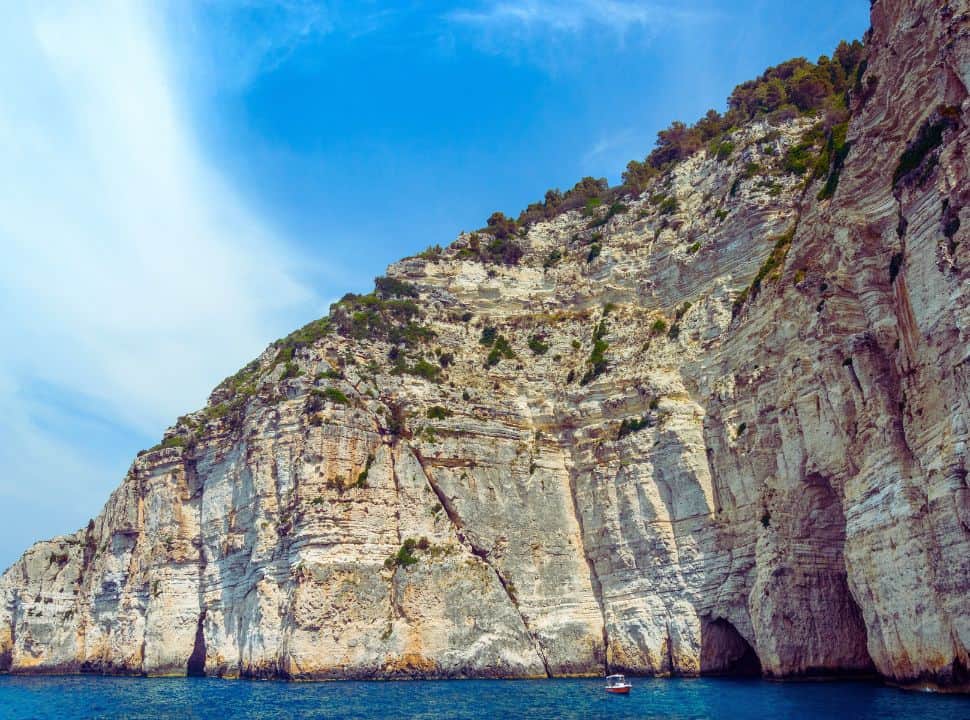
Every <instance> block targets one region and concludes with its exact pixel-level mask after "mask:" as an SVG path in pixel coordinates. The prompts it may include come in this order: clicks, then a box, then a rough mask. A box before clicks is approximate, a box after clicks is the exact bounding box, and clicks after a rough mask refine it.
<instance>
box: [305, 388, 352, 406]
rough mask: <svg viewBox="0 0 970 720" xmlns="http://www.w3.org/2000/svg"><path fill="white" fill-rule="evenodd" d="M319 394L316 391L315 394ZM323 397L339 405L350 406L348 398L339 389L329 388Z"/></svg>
mask: <svg viewBox="0 0 970 720" xmlns="http://www.w3.org/2000/svg"><path fill="white" fill-rule="evenodd" d="M317 392H319V391H316V390H315V391H314V393H313V394H316V393H317ZM323 397H324V398H326V399H327V400H329V401H330V402H333V403H337V404H338V405H349V404H350V400H349V399H348V398H347V396H346V395H344V394H343V393H342V392H341V391H340V390H338V389H337V388H332V387H330V388H327V389H326V390H324V391H323Z"/></svg>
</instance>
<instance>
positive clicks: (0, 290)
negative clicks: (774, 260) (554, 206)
mask: <svg viewBox="0 0 970 720" xmlns="http://www.w3.org/2000/svg"><path fill="white" fill-rule="evenodd" d="M11 5H12V7H9V8H7V7H5V10H4V14H5V22H4V23H3V25H2V26H0V98H2V100H0V150H2V152H3V157H4V160H5V162H4V163H3V164H2V165H0V249H2V251H3V263H0V305H2V312H3V317H4V323H3V324H2V326H0V342H2V344H3V348H4V350H3V352H2V353H0V438H2V441H0V467H2V468H3V472H2V473H0V506H2V507H3V508H4V510H5V512H4V523H3V524H2V525H0V567H5V566H7V565H8V564H9V563H11V562H12V561H13V560H15V559H16V557H17V556H18V555H19V554H20V553H21V552H22V551H23V549H24V548H26V546H27V545H28V544H29V543H30V542H31V541H33V540H35V539H39V538H43V537H49V536H52V535H56V534H59V533H65V532H70V531H73V530H75V529H76V528H78V527H80V526H82V525H83V524H84V523H86V522H87V519H88V518H89V517H91V516H93V515H95V514H97V512H98V511H99V510H100V508H101V506H102V504H103V503H104V501H105V500H106V498H107V496H108V494H109V493H110V492H111V490H112V489H113V488H114V487H116V486H117V484H118V483H119V481H120V480H121V478H122V476H123V474H124V472H125V470H126V468H127V466H128V464H129V463H130V461H131V458H132V457H133V455H134V454H135V452H137V451H138V450H139V449H140V448H143V447H147V446H150V445H152V444H154V443H155V442H156V441H157V439H158V438H159V436H160V435H161V432H162V430H163V429H164V428H165V427H166V426H167V425H168V424H169V423H170V422H171V421H172V420H173V419H174V418H175V417H176V416H177V415H179V414H181V413H183V412H185V411H187V410H191V409H194V408H197V407H200V406H201V405H202V404H203V403H204V401H205V398H206V396H207V393H208V391H209V389H210V388H211V387H212V386H214V385H215V384H216V383H217V382H218V381H219V380H221V379H222V378H223V377H225V376H226V375H228V374H231V373H232V372H234V371H235V370H236V369H237V368H239V367H241V366H242V365H244V364H245V363H246V362H247V361H248V360H250V359H251V358H252V357H254V356H255V355H256V354H258V353H259V352H260V350H261V349H262V348H263V347H264V346H265V345H266V344H267V343H268V342H269V341H271V340H273V339H274V338H276V337H279V336H281V335H284V334H286V332H288V331H289V330H290V329H292V328H294V327H297V326H299V325H302V324H303V323H305V322H307V321H308V320H310V319H313V318H315V317H318V316H320V315H322V314H324V313H325V312H326V309H327V307H328V305H329V303H330V302H331V301H332V300H333V299H334V298H336V297H339V296H340V295H342V294H343V293H345V292H347V291H351V290H352V291H364V290H366V289H368V287H369V285H370V282H371V279H372V278H373V277H374V276H375V275H378V274H381V272H382V271H383V269H384V267H385V266H386V265H387V264H388V263H389V262H391V261H393V260H395V259H397V258H399V257H401V256H404V255H408V254H413V253H414V252H417V251H419V250H421V249H423V248H425V247H427V246H428V245H431V244H435V243H440V244H446V243H448V242H450V241H451V240H452V239H453V237H454V236H455V235H456V234H457V232H458V231H459V230H462V229H471V228H474V227H477V226H480V225H481V224H482V223H483V221H484V218H485V217H487V216H488V214H489V213H491V212H492V211H493V210H503V211H505V212H507V213H510V214H512V213H517V212H518V210H520V209H521V208H522V207H524V206H525V205H526V204H528V203H529V202H530V201H532V200H536V199H540V198H541V197H542V195H543V194H544V192H545V190H546V189H547V188H550V187H560V188H563V189H566V188H568V187H570V186H571V185H572V184H573V183H574V182H575V181H576V180H578V179H579V178H580V177H582V176H584V175H594V176H597V177H599V176H605V177H607V178H609V179H610V180H611V181H613V182H615V181H616V180H618V178H619V175H620V173H621V172H622V170H623V168H624V166H625V165H626V162H627V161H628V160H630V159H632V158H642V157H643V156H644V155H645V154H646V153H647V152H648V151H649V149H650V147H651V146H652V145H653V139H654V137H655V136H656V132H657V130H659V129H661V128H662V127H665V126H666V125H667V124H669V122H670V121H672V120H675V119H682V120H685V121H693V120H695V119H696V118H697V117H699V116H700V115H702V114H703V112H704V111H705V110H707V108H709V107H714V108H717V109H719V110H722V109H723V108H724V101H725V98H726V96H727V94H728V93H729V92H730V90H731V88H732V87H733V86H734V85H735V84H737V83H739V82H741V81H743V80H746V79H749V78H752V77H754V76H755V75H757V74H758V73H759V72H761V70H763V69H764V68H765V67H767V66H768V65H771V64H775V63H777V62H780V61H782V60H785V59H787V58H789V57H793V56H798V55H804V56H807V57H809V58H812V59H814V58H815V57H817V56H818V55H819V54H822V53H828V52H830V51H831V50H832V49H833V48H834V47H835V45H836V43H837V42H838V40H839V39H841V38H846V39H851V38H857V37H861V35H862V34H863V32H864V31H865V29H866V28H867V26H868V6H869V3H868V2H865V0H853V1H851V2H846V1H845V0H813V1H812V2H788V3H778V2H775V1H767V0H764V1H754V2H750V1H749V2H727V1H719V0H696V1H694V0H680V1H669V2H668V1H667V0H656V1H654V2H633V1H632V0H561V1H560V2H553V1H552V0H467V2H455V3H445V2H411V3H407V2H401V3H379V2H369V1H367V0H358V2H353V3H341V2H329V3H323V2H305V1H303V0H278V2H266V1H264V0H234V1H230V0H195V1H194V2H189V1H187V0H169V1H168V2H165V1H163V0H155V1H153V2H148V1H147V0H144V1H143V0H117V1H113V0H32V1H31V2H29V3H28V2H26V0H23V2H20V3H17V2H14V3H12V4H11Z"/></svg>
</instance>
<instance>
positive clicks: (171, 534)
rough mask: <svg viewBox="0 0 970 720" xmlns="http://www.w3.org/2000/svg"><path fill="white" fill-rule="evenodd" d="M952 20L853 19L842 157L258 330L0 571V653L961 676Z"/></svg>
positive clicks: (751, 165)
mask: <svg viewBox="0 0 970 720" xmlns="http://www.w3.org/2000/svg"><path fill="white" fill-rule="evenodd" d="M968 33H970V28H968V7H967V3H966V2H965V0H937V1H935V2H934V1H930V0H923V1H920V0H876V2H874V3H873V7H872V29H871V32H870V34H869V36H868V38H867V43H866V45H867V52H868V59H867V66H866V68H865V71H864V73H863V74H862V75H861V77H860V82H859V83H858V86H857V88H856V90H855V91H854V92H853V93H852V94H851V97H850V105H851V111H852V117H851V122H850V123H849V125H848V132H847V136H846V138H845V144H844V148H845V151H847V154H844V153H842V154H838V153H837V155H839V156H838V157H833V159H832V165H831V168H830V171H829V173H828V176H827V178H826V177H825V176H823V177H821V178H818V179H814V180H812V179H811V177H810V176H809V177H808V178H806V177H803V176H799V175H798V174H793V173H789V172H784V171H783V169H782V163H783V161H784V159H785V158H790V157H792V151H794V150H796V149H797V148H798V146H799V144H800V143H804V142H805V138H806V137H811V131H812V128H813V127H814V125H815V121H816V119H814V118H811V117H797V118H793V119H789V120H786V121H784V122H780V123H769V122H767V121H756V122H751V123H748V124H746V125H745V126H743V127H741V128H740V129H736V130H734V131H732V133H731V135H730V137H729V141H730V148H729V149H728V151H727V152H725V153H719V152H716V149H715V148H711V149H702V150H700V151H699V152H696V153H694V154H693V155H692V156H690V157H689V158H687V159H684V160H682V161H681V162H678V163H676V164H674V165H672V166H671V167H669V168H668V169H667V170H666V171H665V172H664V173H662V174H661V175H660V176H658V177H656V178H653V179H652V180H651V181H650V183H651V184H650V186H649V187H648V188H646V190H645V192H643V193H642V194H639V196H635V195H633V194H630V195H627V196H625V197H623V198H621V199H620V200H621V201H618V202H617V203H615V204H613V205H611V206H606V205H603V206H601V207H596V206H595V204H592V205H590V206H589V207H587V208H585V209H583V210H572V211H569V212H565V213H560V214H557V215H554V216H553V217H551V218H550V219H546V220H542V221H540V222H536V223H533V224H530V225H529V226H528V228H527V229H526V230H525V231H524V232H523V233H522V234H520V235H518V236H516V237H515V238H514V242H515V243H516V248H519V251H520V252H521V257H517V256H516V257H514V258H512V259H511V260H509V258H505V259H506V260H507V261H506V262H502V261H499V260H496V261H495V262H483V256H485V255H487V253H489V252H498V253H500V252H501V251H502V247H503V241H501V240H500V239H499V238H496V237H493V236H492V235H490V234H488V233H483V234H474V235H468V234H465V235H462V236H460V237H459V238H458V240H457V241H456V242H455V243H454V244H453V245H452V246H450V247H449V248H446V249H444V250H442V251H440V252H436V251H431V252H428V253H424V254H422V255H421V256H418V257H414V258H409V259H406V260H403V261H401V262H399V263H397V264H395V265H393V266H392V267H391V268H389V270H388V278H386V279H383V280H381V281H380V282H379V284H378V288H377V291H376V292H375V294H373V295H368V296H362V297H348V298H345V299H344V301H342V302H341V303H339V304H338V305H337V306H336V307H335V308H334V310H333V312H332V313H331V316H330V318H328V319H324V320H321V321H317V322H316V323H312V324H311V325H310V326H307V327H306V328H303V329H302V330H300V331H297V332H296V333H294V334H293V335H291V336H289V337H287V338H285V339H283V340H281V341H278V342H277V343H274V344H273V345H271V346H270V347H269V348H268V349H267V350H266V352H265V353H264V354H263V355H262V356H260V358H258V359H257V360H256V361H254V362H253V363H251V364H250V365H249V366H247V367H246V368H244V369H243V370H242V371H240V373H238V374H237V375H236V376H234V377H232V378H229V379H228V380H227V381H226V382H224V383H223V384H222V385H220V386H219V387H218V388H217V389H216V390H215V391H214V392H213V395H212V397H211V399H210V402H209V405H208V406H207V407H206V408H205V409H204V410H201V411H199V412H196V413H192V414H190V415H187V416H185V417H183V418H180V419H179V422H178V423H177V424H176V425H175V426H173V427H172V428H171V429H170V430H169V431H168V432H167V434H166V438H165V439H164V441H163V442H162V443H161V445H159V446H158V447H156V448H154V449H152V450H150V451H147V452H145V453H142V454H140V455H139V457H138V458H137V459H136V460H135V462H134V463H133V465H132V467H131V469H130V471H129V473H128V475H127V476H126V477H125V479H124V481H123V483H122V484H121V486H120V487H119V488H118V489H117V490H116V491H115V492H114V494H113V495H112V496H111V498H110V499H109V500H108V502H107V504H106V505H105V508H104V511H103V512H102V513H101V515H99V516H98V517H97V518H96V519H94V520H93V521H92V522H91V523H90V524H89V526H88V527H87V528H86V529H83V530H81V531H79V532H77V533H75V534H73V535H68V536H64V537H60V538H56V539H54V540H51V541H47V542H40V543H37V544H36V545H34V546H33V547H32V548H30V549H29V550H28V551H27V552H26V553H25V554H24V556H23V557H22V558H21V559H20V560H19V561H18V562H17V563H15V564H14V565H13V566H12V567H11V568H10V569H9V570H8V571H7V572H6V573H5V574H4V575H3V577H2V579H0V670H10V671H14V672H64V671H91V672H111V673H133V674H151V675H156V674H184V673H190V674H194V673H206V674H210V675H222V676H239V675H242V676H259V677H294V678H323V677H412V676H413V677H459V676H503V677H506V676H507V677H531V676H546V675H553V676H563V675H571V674H596V673H601V672H603V671H604V670H605V669H611V670H612V669H616V670H620V671H629V672H638V673H659V674H664V673H676V674H697V673H718V672H762V673H765V674H767V675H772V676H792V675H803V674H813V673H835V672H872V671H876V672H878V673H880V674H881V675H883V676H884V677H886V678H888V679H891V680H894V681H898V682H906V683H926V684H937V685H940V686H947V687H953V688H961V687H962V688H966V687H968V675H967V668H968V666H970V658H968V647H970V485H968V481H967V460H968V457H967V442H968V423H970V294H968V293H970V243H968V242H967V227H968V226H970V217H968V211H967V210H966V206H967V203H966V201H967V196H968V195H970V183H968V173H967V155H966V148H967V147H968V130H967V122H966V118H967V110H968V106H970V102H968V99H967V85H968V76H970V42H968ZM809 144H811V142H809ZM816 149H818V148H816ZM724 155H727V157H724ZM823 186H824V187H823ZM486 260H487V257H486ZM9 510H10V509H9V508H8V511H9Z"/></svg>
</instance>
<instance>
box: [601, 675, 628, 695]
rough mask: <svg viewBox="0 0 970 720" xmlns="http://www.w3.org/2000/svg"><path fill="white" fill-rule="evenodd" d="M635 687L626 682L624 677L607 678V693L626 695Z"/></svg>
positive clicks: (609, 676) (613, 676)
mask: <svg viewBox="0 0 970 720" xmlns="http://www.w3.org/2000/svg"><path fill="white" fill-rule="evenodd" d="M631 687H633V686H632V685H630V683H628V682H627V681H626V678H625V677H624V676H622V675H607V676H606V692H608V693H615V694H617V695H626V694H628V693H629V692H630V688H631Z"/></svg>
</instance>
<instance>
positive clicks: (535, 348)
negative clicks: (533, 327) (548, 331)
mask: <svg viewBox="0 0 970 720" xmlns="http://www.w3.org/2000/svg"><path fill="white" fill-rule="evenodd" d="M529 349H530V350H531V351H532V354H533V355H545V354H546V353H547V352H549V343H546V342H543V338H542V336H540V335H533V336H532V337H530V338H529Z"/></svg>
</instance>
